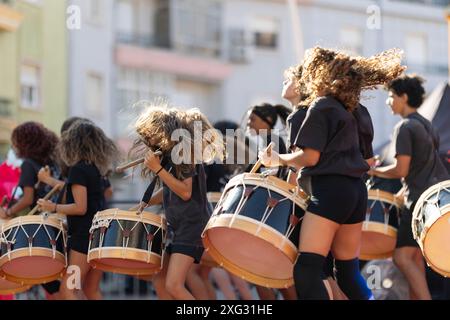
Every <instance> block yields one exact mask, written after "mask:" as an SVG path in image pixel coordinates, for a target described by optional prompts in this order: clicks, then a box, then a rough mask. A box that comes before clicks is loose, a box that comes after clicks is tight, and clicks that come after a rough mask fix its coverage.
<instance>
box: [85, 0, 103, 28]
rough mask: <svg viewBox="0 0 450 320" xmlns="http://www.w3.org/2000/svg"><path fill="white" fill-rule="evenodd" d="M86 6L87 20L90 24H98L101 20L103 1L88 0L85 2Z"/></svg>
mask: <svg viewBox="0 0 450 320" xmlns="http://www.w3.org/2000/svg"><path fill="white" fill-rule="evenodd" d="M87 4H88V10H87V12H88V14H87V17H88V20H89V21H90V22H92V23H96V24H100V23H102V20H103V14H102V11H103V8H102V5H103V0H89V1H87Z"/></svg>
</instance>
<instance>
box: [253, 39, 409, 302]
mask: <svg viewBox="0 0 450 320" xmlns="http://www.w3.org/2000/svg"><path fill="white" fill-rule="evenodd" d="M400 61H401V55H400V54H399V53H398V52H397V51H395V50H393V51H388V52H385V53H382V54H380V55H378V56H375V57H372V58H369V59H365V58H352V57H350V56H348V55H346V54H344V53H341V52H337V51H333V50H328V49H323V48H320V47H315V48H313V49H311V50H308V51H307V52H306V55H305V61H304V64H303V71H302V79H304V83H306V84H307V86H308V92H309V93H310V98H309V101H310V102H308V103H307V105H309V108H308V111H307V114H306V118H305V120H304V122H303V124H302V126H301V128H300V132H299V138H298V141H297V144H298V146H299V147H300V149H301V150H300V151H298V152H295V153H292V154H287V155H278V154H277V153H275V152H273V153H272V154H271V156H269V155H268V154H261V157H262V161H263V163H264V164H266V165H271V166H278V165H288V166H292V167H295V168H296V169H298V170H300V169H301V171H300V176H299V180H298V183H299V185H300V186H301V187H302V188H303V189H304V190H305V191H306V192H307V193H308V194H310V196H311V198H310V203H309V205H308V208H307V212H306V213H305V215H304V218H303V221H302V227H301V232H300V242H299V251H300V256H299V258H298V260H297V263H296V265H295V266H294V282H295V286H296V289H297V294H298V297H299V299H329V296H328V292H327V290H326V288H325V285H324V283H323V281H322V279H321V270H322V267H323V264H324V262H325V257H326V256H327V255H328V252H329V251H330V250H331V251H332V253H333V256H334V258H335V267H336V277H337V280H338V284H339V287H340V288H341V289H342V290H343V291H344V293H345V294H346V295H347V296H348V297H349V298H350V299H370V298H371V292H370V290H369V289H368V288H367V285H366V283H365V281H364V279H363V278H362V276H361V274H360V272H359V260H358V256H359V248H360V243H361V228H362V222H363V220H364V216H365V212H366V206H367V189H366V186H365V184H364V182H363V180H362V176H363V174H364V173H365V172H367V171H368V170H369V165H368V163H367V162H366V160H365V159H364V156H363V154H362V152H361V150H360V143H359V134H358V122H359V121H358V119H357V117H355V115H354V111H355V110H356V109H357V108H358V107H359V100H360V93H361V90H362V89H363V88H371V87H373V86H375V85H378V84H383V83H387V82H388V81H390V80H392V79H394V78H395V77H397V76H398V75H399V74H400V73H401V72H402V71H403V69H404V68H403V67H401V65H400Z"/></svg>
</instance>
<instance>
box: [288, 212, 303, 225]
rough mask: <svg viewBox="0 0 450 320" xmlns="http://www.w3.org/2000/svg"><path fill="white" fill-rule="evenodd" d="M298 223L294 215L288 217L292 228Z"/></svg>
mask: <svg viewBox="0 0 450 320" xmlns="http://www.w3.org/2000/svg"><path fill="white" fill-rule="evenodd" d="M299 221H300V219H299V218H298V217H297V216H296V215H295V214H291V216H290V217H289V223H290V224H291V225H292V226H294V227H295V226H296V225H297V224H298V222H299Z"/></svg>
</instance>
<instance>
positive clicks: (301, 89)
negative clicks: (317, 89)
mask: <svg viewBox="0 0 450 320" xmlns="http://www.w3.org/2000/svg"><path fill="white" fill-rule="evenodd" d="M302 74H303V63H302V62H301V63H299V64H298V65H295V66H291V67H289V68H287V69H286V70H285V71H284V78H285V79H292V80H293V81H294V84H295V92H296V93H297V94H298V96H299V103H298V104H297V105H296V106H294V110H297V109H299V108H301V107H302V106H304V105H305V103H304V102H305V101H306V100H307V99H308V98H309V96H310V94H309V93H308V90H307V86H306V85H305V82H304V81H303V78H302Z"/></svg>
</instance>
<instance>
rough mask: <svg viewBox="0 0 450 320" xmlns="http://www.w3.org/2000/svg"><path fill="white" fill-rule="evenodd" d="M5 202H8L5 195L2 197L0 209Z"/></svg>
mask: <svg viewBox="0 0 450 320" xmlns="http://www.w3.org/2000/svg"><path fill="white" fill-rule="evenodd" d="M6 202H8V197H7V196H6V195H4V196H3V199H2V202H1V203H0V207H2V208H3V207H4V206H5V204H6Z"/></svg>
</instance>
